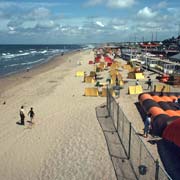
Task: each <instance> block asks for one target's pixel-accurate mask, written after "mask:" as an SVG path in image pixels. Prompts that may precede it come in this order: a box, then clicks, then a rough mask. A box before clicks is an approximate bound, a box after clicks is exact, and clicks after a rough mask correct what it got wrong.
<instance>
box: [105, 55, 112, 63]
mask: <svg viewBox="0 0 180 180" xmlns="http://www.w3.org/2000/svg"><path fill="white" fill-rule="evenodd" d="M104 61H105V62H107V63H113V60H112V59H111V58H110V57H108V56H105V57H104Z"/></svg>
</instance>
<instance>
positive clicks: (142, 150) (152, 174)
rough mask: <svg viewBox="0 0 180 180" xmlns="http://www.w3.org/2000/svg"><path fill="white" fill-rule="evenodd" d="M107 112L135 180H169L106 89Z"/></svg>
mask: <svg viewBox="0 0 180 180" xmlns="http://www.w3.org/2000/svg"><path fill="white" fill-rule="evenodd" d="M107 110H108V115H109V116H110V117H111V118H112V120H113V123H114V126H115V128H116V131H117V133H118V136H119V138H120V141H121V142H122V145H123V147H124V150H125V153H126V155H127V158H128V159H129V160H130V163H131V165H132V168H133V171H134V173H135V175H136V177H137V179H138V180H139V179H145V180H147V179H148V180H171V178H170V177H169V175H168V174H167V173H166V171H165V170H164V169H163V168H162V167H161V166H160V165H159V162H158V160H155V159H154V158H153V156H152V154H151V153H150V151H149V150H148V149H147V147H146V145H145V144H144V143H143V141H142V140H141V138H140V137H139V136H138V135H137V132H136V131H135V129H134V128H133V126H132V124H131V122H130V121H129V120H128V118H127V117H126V115H125V114H124V113H123V111H122V110H121V108H120V107H119V104H118V103H117V102H116V100H115V99H114V98H113V97H112V95H111V93H110V90H109V89H108V88H107Z"/></svg>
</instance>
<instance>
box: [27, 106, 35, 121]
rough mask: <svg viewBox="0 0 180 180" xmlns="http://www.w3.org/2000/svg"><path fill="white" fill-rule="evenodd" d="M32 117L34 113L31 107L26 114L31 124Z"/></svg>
mask: <svg viewBox="0 0 180 180" xmlns="http://www.w3.org/2000/svg"><path fill="white" fill-rule="evenodd" d="M34 115H35V113H34V110H33V107H31V109H30V110H29V112H28V116H29V117H30V121H31V123H33V119H34Z"/></svg>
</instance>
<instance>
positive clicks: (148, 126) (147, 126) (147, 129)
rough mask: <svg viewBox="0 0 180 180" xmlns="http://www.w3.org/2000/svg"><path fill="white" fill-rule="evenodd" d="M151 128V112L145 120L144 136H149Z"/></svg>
mask: <svg viewBox="0 0 180 180" xmlns="http://www.w3.org/2000/svg"><path fill="white" fill-rule="evenodd" d="M150 129H151V114H147V116H146V119H145V121H144V137H145V138H147V137H148V134H149V132H150Z"/></svg>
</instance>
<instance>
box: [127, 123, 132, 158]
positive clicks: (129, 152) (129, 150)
mask: <svg viewBox="0 0 180 180" xmlns="http://www.w3.org/2000/svg"><path fill="white" fill-rule="evenodd" d="M131 128H132V127H131V122H129V147H128V159H130V156H131Z"/></svg>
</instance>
